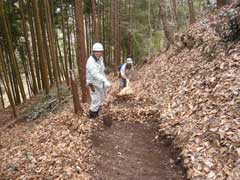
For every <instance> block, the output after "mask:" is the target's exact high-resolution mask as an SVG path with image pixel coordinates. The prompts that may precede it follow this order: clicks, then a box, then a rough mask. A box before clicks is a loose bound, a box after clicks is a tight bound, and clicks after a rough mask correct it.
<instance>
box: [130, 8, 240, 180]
mask: <svg viewBox="0 0 240 180" xmlns="http://www.w3.org/2000/svg"><path fill="white" fill-rule="evenodd" d="M231 13H232V14H231ZM229 14H230V15H229ZM239 14H240V10H239V7H234V8H231V7H227V8H225V9H223V10H222V11H220V12H217V13H216V14H215V15H210V16H209V17H207V18H204V19H202V20H201V21H200V22H198V23H196V24H194V25H193V26H191V27H189V29H188V30H187V31H186V32H185V33H184V34H182V35H179V37H180V39H181V41H179V43H180V46H179V45H177V48H175V49H174V50H169V51H168V52H166V53H165V54H162V55H160V56H159V57H157V58H155V59H154V60H152V61H151V63H150V64H148V65H146V66H143V68H142V69H141V70H140V72H139V73H138V74H137V76H138V81H136V82H134V89H135V90H136V92H137V98H138V99H142V100H145V101H147V100H148V101H149V102H152V103H153V104H154V109H155V111H156V112H158V113H160V116H159V118H157V119H158V120H159V131H160V132H161V133H163V134H167V135H169V136H171V137H173V138H174V143H175V145H176V146H178V147H180V148H181V149H182V157H183V159H184V165H185V166H186V167H187V169H188V177H189V178H191V179H199V180H200V179H229V180H230V179H240V161H239V160H240V68H239V67H240V42H239V41H238V40H237V38H239V34H234V32H230V30H227V29H224V28H226V25H228V23H229V19H231V18H237V19H238V20H239V17H240V16H239ZM228 15H229V17H230V18H229V17H228ZM238 22H239V21H238ZM224 23H225V24H224ZM219 27H220V29H221V28H222V31H219V32H217V29H218V30H219ZM238 28H240V26H237V27H236V29H235V30H236V32H238V31H239V29H238ZM223 31H225V32H223ZM233 40H235V41H233ZM146 99H147V100H146ZM156 109H158V110H156ZM156 112H155V114H156ZM158 113H157V114H158ZM155 117H156V116H155Z"/></svg>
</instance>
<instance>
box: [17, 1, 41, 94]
mask: <svg viewBox="0 0 240 180" xmlns="http://www.w3.org/2000/svg"><path fill="white" fill-rule="evenodd" d="M19 5H20V13H21V18H22V27H23V32H24V38H25V45H26V49H27V56H28V62H29V66H30V71H31V76H32V84H33V94H34V95H36V94H37V92H38V91H37V82H36V76H35V71H34V66H33V60H32V55H31V50H30V42H29V40H28V33H27V25H26V19H25V15H24V6H23V0H20V1H19Z"/></svg>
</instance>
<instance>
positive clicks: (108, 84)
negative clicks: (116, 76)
mask: <svg viewBox="0 0 240 180" xmlns="http://www.w3.org/2000/svg"><path fill="white" fill-rule="evenodd" d="M104 87H105V88H109V87H111V83H110V82H109V81H108V80H106V81H104Z"/></svg>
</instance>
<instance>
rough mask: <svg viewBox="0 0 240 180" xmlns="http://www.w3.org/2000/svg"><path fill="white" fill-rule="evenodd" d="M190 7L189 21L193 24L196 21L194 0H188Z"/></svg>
mask: <svg viewBox="0 0 240 180" xmlns="http://www.w3.org/2000/svg"><path fill="white" fill-rule="evenodd" d="M188 7H189V21H190V24H193V23H195V21H196V18H195V11H194V2H193V0H188Z"/></svg>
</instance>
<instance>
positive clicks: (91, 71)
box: [86, 56, 108, 89]
mask: <svg viewBox="0 0 240 180" xmlns="http://www.w3.org/2000/svg"><path fill="white" fill-rule="evenodd" d="M104 70H105V66H104V63H103V58H100V59H99V60H95V59H94V57H93V56H90V57H89V58H88V60H87V64H86V71H87V85H89V84H92V85H94V86H95V87H97V88H100V89H102V88H104V83H105V82H107V81H108V80H107V78H106V76H105V73H104Z"/></svg>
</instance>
